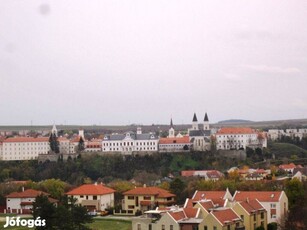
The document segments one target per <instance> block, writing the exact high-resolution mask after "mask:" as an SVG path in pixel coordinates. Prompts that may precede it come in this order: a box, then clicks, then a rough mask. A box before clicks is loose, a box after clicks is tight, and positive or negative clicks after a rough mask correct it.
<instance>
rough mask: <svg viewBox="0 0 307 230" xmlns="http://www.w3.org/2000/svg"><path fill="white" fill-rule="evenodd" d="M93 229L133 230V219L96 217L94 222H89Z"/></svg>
mask: <svg viewBox="0 0 307 230" xmlns="http://www.w3.org/2000/svg"><path fill="white" fill-rule="evenodd" d="M87 226H89V227H90V228H91V229H92V230H101V229H103V230H118V229H120V230H131V229H132V225H131V221H128V220H113V219H112V220H111V219H95V220H94V222H93V223H91V224H88V225H87Z"/></svg>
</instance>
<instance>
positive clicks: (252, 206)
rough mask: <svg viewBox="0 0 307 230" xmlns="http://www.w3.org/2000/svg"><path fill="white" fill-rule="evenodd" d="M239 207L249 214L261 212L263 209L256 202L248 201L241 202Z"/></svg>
mask: <svg viewBox="0 0 307 230" xmlns="http://www.w3.org/2000/svg"><path fill="white" fill-rule="evenodd" d="M240 205H241V206H242V207H243V208H244V209H245V210H246V211H247V212H248V213H249V214H251V213H253V212H255V211H259V210H263V209H264V208H263V207H262V205H261V204H260V203H259V202H258V201H257V200H249V201H247V200H246V201H242V202H240Z"/></svg>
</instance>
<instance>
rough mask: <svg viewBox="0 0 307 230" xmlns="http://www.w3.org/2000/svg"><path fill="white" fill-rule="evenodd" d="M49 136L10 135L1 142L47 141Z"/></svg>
mask: <svg viewBox="0 0 307 230" xmlns="http://www.w3.org/2000/svg"><path fill="white" fill-rule="evenodd" d="M48 141H49V137H37V138H34V137H10V138H7V139H5V140H4V141H3V143H9V142H48Z"/></svg>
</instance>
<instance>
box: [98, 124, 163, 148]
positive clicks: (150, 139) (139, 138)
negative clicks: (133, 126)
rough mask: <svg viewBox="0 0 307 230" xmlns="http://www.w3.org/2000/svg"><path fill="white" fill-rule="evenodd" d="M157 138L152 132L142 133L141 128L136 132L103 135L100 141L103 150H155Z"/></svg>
mask: <svg viewBox="0 0 307 230" xmlns="http://www.w3.org/2000/svg"><path fill="white" fill-rule="evenodd" d="M158 143H159V139H158V137H157V136H156V135H155V134H154V133H142V130H141V128H138V129H137V132H136V133H135V132H126V133H124V134H112V135H105V136H104V138H103V141H102V151H103V152H120V153H128V154H129V153H132V152H157V151H158Z"/></svg>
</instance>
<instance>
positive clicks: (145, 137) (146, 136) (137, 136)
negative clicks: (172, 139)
mask: <svg viewBox="0 0 307 230" xmlns="http://www.w3.org/2000/svg"><path fill="white" fill-rule="evenodd" d="M127 134H129V135H130V138H131V139H133V140H157V139H158V137H157V136H156V135H155V134H152V133H142V134H135V133H134V132H127V133H125V134H111V135H106V136H105V138H107V140H109V141H121V140H123V139H125V138H126V137H127ZM152 136H153V137H152Z"/></svg>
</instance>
